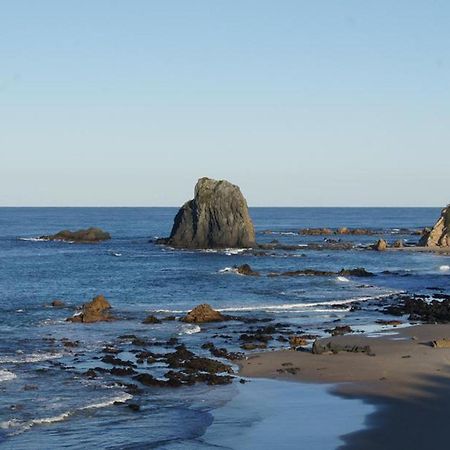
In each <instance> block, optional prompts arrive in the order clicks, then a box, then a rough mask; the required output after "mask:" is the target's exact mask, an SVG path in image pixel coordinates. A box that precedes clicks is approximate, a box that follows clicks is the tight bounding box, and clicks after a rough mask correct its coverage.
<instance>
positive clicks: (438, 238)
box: [419, 205, 450, 247]
mask: <svg viewBox="0 0 450 450" xmlns="http://www.w3.org/2000/svg"><path fill="white" fill-rule="evenodd" d="M419 245H422V246H425V247H450V205H447V207H446V208H444V209H443V210H442V212H441V217H439V219H438V221H437V222H436V223H435V225H434V227H433V228H432V229H431V230H428V231H426V232H425V234H424V235H423V237H422V238H421V239H420V241H419Z"/></svg>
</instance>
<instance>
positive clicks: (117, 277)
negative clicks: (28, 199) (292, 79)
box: [0, 208, 450, 450]
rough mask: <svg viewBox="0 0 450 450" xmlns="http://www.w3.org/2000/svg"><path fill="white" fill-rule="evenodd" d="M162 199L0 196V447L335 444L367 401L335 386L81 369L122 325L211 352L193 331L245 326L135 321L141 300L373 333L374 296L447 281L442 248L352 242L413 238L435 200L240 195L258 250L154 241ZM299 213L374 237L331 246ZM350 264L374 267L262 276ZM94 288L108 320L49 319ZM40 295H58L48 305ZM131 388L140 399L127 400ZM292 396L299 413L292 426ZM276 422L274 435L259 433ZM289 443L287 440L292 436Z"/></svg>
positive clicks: (124, 345) (128, 349)
mask: <svg viewBox="0 0 450 450" xmlns="http://www.w3.org/2000/svg"><path fill="white" fill-rule="evenodd" d="M176 211H177V208H0V293H1V301H0V391H1V397H0V446H1V447H2V448H11V449H59V448H94V447H96V448H108V449H119V448H120V449H140V448H158V449H160V448H161V449H213V448H214V449H217V448H227V449H244V448H245V449H250V448H252V449H253V448H254V449H257V448H258V449H262V448H274V445H278V448H306V449H308V450H313V449H325V448H337V446H338V445H339V443H340V442H341V441H340V440H339V436H340V435H342V434H345V433H349V432H351V431H354V430H356V429H358V428H359V427H361V426H363V423H364V418H365V417H366V416H367V414H369V413H370V412H371V408H372V407H370V406H368V405H365V404H363V403H362V402H359V401H358V400H347V399H341V398H338V397H335V396H333V395H332V394H330V393H329V387H327V386H312V385H302V384H300V383H288V382H281V381H273V380H249V382H248V383H245V384H241V383H239V376H237V377H236V381H234V382H233V383H232V384H230V385H226V386H208V385H204V384H197V385H195V386H185V387H184V386H183V387H181V388H158V387H145V386H140V387H142V388H143V389H142V392H140V393H137V394H132V393H129V392H127V389H125V387H124V386H123V384H124V383H131V382H133V380H125V379H124V378H123V377H121V378H118V377H114V376H112V375H110V374H108V373H102V374H101V376H99V377H97V378H94V379H90V378H88V377H86V376H85V375H84V373H85V372H86V371H87V370H89V369H92V368H96V367H104V368H110V367H111V366H108V365H107V364H106V363H104V362H102V361H101V360H100V358H101V357H102V356H103V354H102V349H103V348H104V347H105V346H108V345H111V346H115V347H118V348H120V350H121V353H120V357H121V358H122V359H124V360H128V359H129V360H133V358H134V357H135V353H134V351H133V350H134V349H133V344H132V342H131V341H132V339H127V338H124V337H123V336H124V335H135V336H137V337H139V338H142V339H144V340H147V341H149V342H151V343H153V345H154V346H153V347H152V351H160V352H169V351H171V350H170V348H169V347H166V346H165V344H164V343H165V342H167V341H168V340H169V339H170V338H173V337H176V338H177V339H178V340H179V342H180V343H184V344H185V345H186V346H187V347H188V348H189V349H190V350H192V351H193V352H195V353H196V354H199V355H203V356H208V357H211V355H210V354H209V352H208V350H207V349H204V348H202V345H203V344H204V343H206V342H214V344H215V345H216V346H217V347H225V348H227V349H228V350H229V351H242V350H241V348H240V343H241V342H240V340H239V336H240V335H241V334H242V333H243V332H245V331H246V330H247V329H248V328H249V325H248V324H244V323H241V322H238V321H230V322H227V323H226V324H225V325H224V323H216V324H207V325H201V326H198V325H192V324H185V323H182V322H180V321H178V320H174V321H163V323H162V324H154V325H145V324H143V323H142V321H143V320H144V318H145V317H146V316H147V315H148V314H154V315H156V316H157V317H159V318H165V317H167V316H172V315H175V316H176V317H177V318H178V317H181V316H182V315H183V314H185V313H186V312H187V311H189V310H191V309H192V308H193V307H195V306H196V305H198V304H201V303H209V304H210V305H211V306H212V307H214V308H215V309H218V310H220V311H223V312H224V313H226V314H230V315H234V316H239V317H242V318H247V319H257V320H261V321H267V322H264V323H265V324H267V323H282V324H283V327H282V328H283V329H284V330H285V332H286V335H287V336H288V335H289V333H300V331H301V332H302V333H311V334H317V335H319V336H325V335H328V334H327V331H326V330H327V329H330V328H333V327H334V326H336V324H338V325H340V324H345V325H350V326H351V327H352V328H353V329H354V330H356V331H361V332H366V333H376V332H377V331H379V330H380V329H383V328H384V327H383V326H382V325H379V324H376V320H378V319H380V318H383V319H389V318H391V316H386V315H384V314H382V313H381V312H380V309H381V308H382V305H383V304H388V303H389V301H390V299H391V298H392V296H395V295H397V294H400V293H403V292H409V293H424V292H425V293H427V292H428V293H430V292H431V291H430V290H429V288H439V289H441V292H444V293H450V277H449V275H450V272H449V270H448V266H449V264H450V257H448V256H444V255H436V254H432V253H414V252H375V251H370V250H367V249H364V246H366V245H368V244H371V243H374V242H375V241H376V240H377V239H378V238H380V237H384V238H385V239H387V240H388V241H389V242H394V241H395V240H398V239H403V240H404V242H406V243H412V242H417V240H418V236H417V234H416V232H417V231H419V230H421V229H422V228H424V227H425V226H431V225H433V223H434V222H435V220H436V219H437V217H438V216H439V213H440V210H439V208H250V214H251V216H252V219H253V221H254V224H255V229H256V232H257V241H258V243H269V242H272V241H273V240H277V241H278V242H279V243H281V244H286V246H285V247H284V249H278V250H269V251H265V252H262V253H261V252H260V253H254V252H247V251H244V250H243V249H237V250H236V249H233V250H230V249H227V250H220V251H210V250H205V251H194V250H189V251H187V250H176V249H171V248H167V247H164V246H159V245H156V244H154V243H153V242H152V240H154V239H155V238H157V237H163V236H167V235H168V234H169V233H170V230H171V226H172V221H173V217H174V215H175V213H176ZM90 226H96V227H101V228H103V229H104V230H106V231H108V232H109V233H111V235H112V239H111V240H110V241H106V242H102V243H98V244H75V243H63V242H46V241H42V240H39V236H42V235H46V234H52V233H56V232H57V231H59V230H62V229H72V230H75V229H80V228H87V227H90ZM314 227H329V228H340V227H348V228H369V229H371V230H373V231H376V232H377V235H339V236H331V238H332V239H340V240H341V243H343V242H349V243H350V242H351V243H352V248H351V249H347V250H331V249H328V248H326V246H325V248H321V247H320V246H321V245H322V244H323V243H324V236H305V235H302V234H299V230H300V229H303V228H314ZM244 263H246V264H249V265H250V266H251V267H252V269H254V270H257V271H258V272H260V273H261V276H260V277H247V276H240V275H238V274H236V273H235V271H234V270H233V268H234V266H237V265H241V264H244ZM357 267H364V268H365V269H366V270H368V271H370V272H373V273H374V274H375V275H376V276H374V277H370V278H368V279H366V278H354V277H351V276H348V277H347V276H338V275H329V276H297V277H271V276H267V275H268V274H270V273H272V272H285V271H293V270H302V269H315V270H324V271H329V272H339V271H340V270H341V269H343V268H346V269H351V268H357ZM98 294H103V295H105V297H106V298H107V299H108V301H109V302H110V303H111V305H112V312H113V313H114V315H115V316H116V317H117V319H118V320H116V321H114V322H102V323H94V324H79V323H69V322H67V321H66V320H65V319H66V318H67V317H70V316H71V315H72V314H73V313H74V312H75V310H76V307H77V306H80V305H81V304H82V303H84V302H87V301H89V300H91V299H92V298H93V297H94V296H95V295H98ZM55 299H60V300H62V301H63V302H64V303H65V305H66V307H64V308H53V307H51V306H50V303H51V302H52V301H53V300H55ZM354 305H359V308H352V306H354ZM380 305H381V306H380ZM224 327H225V328H224ZM277 333H278V332H277ZM121 336H122V337H121ZM277 337H279V336H278V335H277V336H274V339H272V340H270V341H269V343H268V350H271V349H277V348H287V347H288V344H287V343H286V342H285V341H283V339H277ZM67 342H69V343H75V344H74V345H75V346H74V345H71V344H67ZM249 354H251V351H250V352H247V355H249ZM139 370H140V371H142V372H148V373H152V374H153V375H155V376H156V377H162V376H163V375H164V373H165V372H166V371H167V367H166V366H165V365H164V364H162V363H158V362H157V363H155V364H150V363H145V364H144V365H142V366H140V367H139ZM275 393H276V395H275ZM131 402H132V403H134V404H137V405H139V406H140V410H139V411H133V410H132V409H131V408H129V407H128V406H127V405H128V404H129V403H131ZM286 405H289V407H288V406H286ZM318 406H321V407H320V408H319V407H318ZM293 410H294V411H298V413H299V414H300V412H301V415H302V416H306V417H308V420H304V419H303V420H302V425H298V428H295V425H294V424H293V422H292V414H293V412H292V411H293ZM339 411H346V413H345V417H347V420H345V421H340V422H339V421H337V422H336V421H335V423H337V425H339V426H338V427H337V426H334V427H329V428H327V431H325V432H324V430H323V423H324V420H327V417H329V418H330V421H331V420H332V417H335V415H336V412H339ZM333 415H334V416H333ZM330 423H331V422H330ZM283 424H284V427H283ZM286 424H291V425H292V426H289V427H287V426H286ZM315 427H316V428H315ZM284 428H286V430H285V432H283V434H282V436H278V441H277V440H272V441H271V439H274V438H273V436H274V433H275V431H276V430H279V429H281V430H283V429H284ZM315 431H316V432H315ZM294 441H295V442H299V443H300V444H301V445H302V446H301V447H292V443H293V442H294Z"/></svg>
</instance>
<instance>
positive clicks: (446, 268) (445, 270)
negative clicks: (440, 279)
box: [439, 265, 450, 272]
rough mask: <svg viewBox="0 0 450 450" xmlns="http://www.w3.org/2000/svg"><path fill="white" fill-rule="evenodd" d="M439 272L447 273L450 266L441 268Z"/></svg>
mask: <svg viewBox="0 0 450 450" xmlns="http://www.w3.org/2000/svg"><path fill="white" fill-rule="evenodd" d="M439 270H442V272H447V271H449V270H450V266H447V265H444V266H440V267H439Z"/></svg>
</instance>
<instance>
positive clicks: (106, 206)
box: [0, 205, 446, 209]
mask: <svg viewBox="0 0 450 450" xmlns="http://www.w3.org/2000/svg"><path fill="white" fill-rule="evenodd" d="M181 206H182V205H181ZM181 206H180V205H160V206H156V205H153V206H149V205H64V206H63V205H0V209H3V208H16V209H20V208H73V209H76V208H80V209H81V208H180V207H181ZM445 206H446V205H444V206H442V205H439V206H436V205H434V206H433V205H428V206H424V205H419V206H405V205H400V206H396V205H371V206H368V205H364V206H361V205H351V206H342V205H338V206H336V205H328V206H299V205H295V206H292V205H288V206H274V205H264V206H261V205H260V206H252V205H249V206H248V207H249V208H292V209H293V208H342V209H345V208H444V207H445Z"/></svg>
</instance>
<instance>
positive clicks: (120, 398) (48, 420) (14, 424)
mask: <svg viewBox="0 0 450 450" xmlns="http://www.w3.org/2000/svg"><path fill="white" fill-rule="evenodd" d="M131 398H133V396H132V395H131V394H127V393H125V392H122V393H121V394H119V395H117V396H116V397H113V398H109V399H104V400H102V401H99V402H98V403H91V404H89V405H86V406H82V407H80V408H75V409H74V410H71V411H64V412H62V413H61V414H57V415H55V416H50V417H40V418H35V419H31V420H27V421H21V420H18V419H12V420H7V421H4V422H0V428H1V429H3V430H10V431H11V432H12V433H11V434H20V433H23V432H24V431H27V430H29V429H30V428H31V427H33V426H36V425H50V424H52V423H57V422H62V421H63V420H66V419H68V418H69V417H71V416H74V415H76V414H77V413H80V412H82V411H87V410H91V409H99V408H107V407H108V406H112V405H114V404H115V403H123V402H125V401H127V400H130V399H131Z"/></svg>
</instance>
